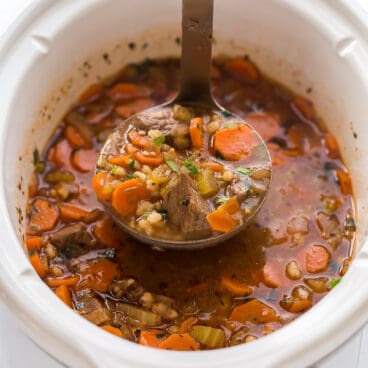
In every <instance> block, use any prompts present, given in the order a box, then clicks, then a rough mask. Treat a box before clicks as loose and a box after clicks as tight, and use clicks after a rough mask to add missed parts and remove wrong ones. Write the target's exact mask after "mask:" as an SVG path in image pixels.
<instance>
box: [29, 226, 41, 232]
mask: <svg viewBox="0 0 368 368" xmlns="http://www.w3.org/2000/svg"><path fill="white" fill-rule="evenodd" d="M31 230H32V231H40V230H41V228H40V227H39V226H35V225H31Z"/></svg>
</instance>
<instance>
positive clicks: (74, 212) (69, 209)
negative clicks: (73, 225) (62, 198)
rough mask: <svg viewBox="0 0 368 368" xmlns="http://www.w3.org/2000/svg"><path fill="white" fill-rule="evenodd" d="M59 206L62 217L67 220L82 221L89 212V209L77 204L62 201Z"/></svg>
mask: <svg viewBox="0 0 368 368" xmlns="http://www.w3.org/2000/svg"><path fill="white" fill-rule="evenodd" d="M58 207H59V211H60V216H61V218H62V219H63V220H66V221H80V220H83V219H84V218H85V217H86V216H87V215H88V214H89V212H88V211H86V210H84V209H82V208H79V207H76V206H72V205H71V204H64V203H61V204H59V206H58Z"/></svg>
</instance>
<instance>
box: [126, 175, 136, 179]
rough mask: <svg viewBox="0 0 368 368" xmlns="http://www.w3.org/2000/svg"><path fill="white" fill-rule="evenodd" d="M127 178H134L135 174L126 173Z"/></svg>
mask: <svg viewBox="0 0 368 368" xmlns="http://www.w3.org/2000/svg"><path fill="white" fill-rule="evenodd" d="M127 178H128V179H135V175H133V174H128V175H127Z"/></svg>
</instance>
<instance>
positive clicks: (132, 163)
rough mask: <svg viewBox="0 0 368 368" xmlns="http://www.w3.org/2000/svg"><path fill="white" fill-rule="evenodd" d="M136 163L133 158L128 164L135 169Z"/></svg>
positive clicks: (131, 168)
mask: <svg viewBox="0 0 368 368" xmlns="http://www.w3.org/2000/svg"><path fill="white" fill-rule="evenodd" d="M134 164H135V160H133V159H131V160H130V161H129V164H128V167H129V169H130V170H133V169H134Z"/></svg>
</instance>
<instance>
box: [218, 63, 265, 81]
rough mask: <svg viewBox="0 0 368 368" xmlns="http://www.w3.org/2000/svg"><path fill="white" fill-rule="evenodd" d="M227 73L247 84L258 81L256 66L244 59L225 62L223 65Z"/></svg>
mask: <svg viewBox="0 0 368 368" xmlns="http://www.w3.org/2000/svg"><path fill="white" fill-rule="evenodd" d="M224 68H225V70H226V71H227V72H229V73H231V74H232V75H233V76H234V77H235V78H238V79H240V80H241V81H244V82H248V83H255V82H257V81H258V79H259V73H258V70H257V68H256V66H255V65H254V64H253V63H251V62H250V61H249V60H248V59H246V58H240V57H237V58H234V59H230V60H229V61H227V62H226V63H225V65H224Z"/></svg>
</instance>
